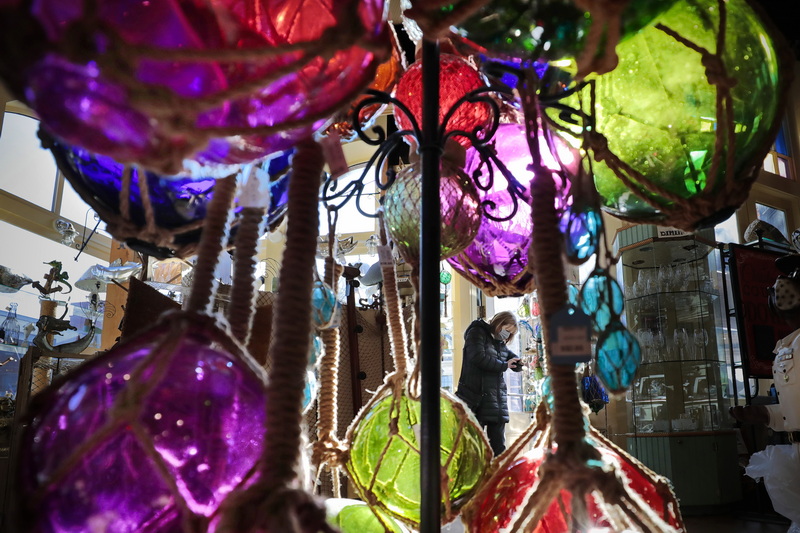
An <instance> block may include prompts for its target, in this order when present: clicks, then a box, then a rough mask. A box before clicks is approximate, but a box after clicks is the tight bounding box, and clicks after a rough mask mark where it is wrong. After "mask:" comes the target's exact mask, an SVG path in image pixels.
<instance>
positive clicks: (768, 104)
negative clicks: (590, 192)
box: [551, 0, 793, 231]
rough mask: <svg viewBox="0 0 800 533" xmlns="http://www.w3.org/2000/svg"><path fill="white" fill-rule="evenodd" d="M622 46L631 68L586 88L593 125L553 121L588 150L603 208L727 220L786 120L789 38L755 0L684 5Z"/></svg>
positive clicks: (688, 220)
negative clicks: (760, 12)
mask: <svg viewBox="0 0 800 533" xmlns="http://www.w3.org/2000/svg"><path fill="white" fill-rule="evenodd" d="M617 53H618V55H619V58H620V63H619V66H618V67H617V68H616V69H615V70H614V71H612V72H609V73H608V74H604V75H601V76H596V77H594V76H590V77H587V80H588V81H589V85H588V87H589V89H588V90H586V89H584V90H583V91H580V92H583V93H585V94H584V95H583V98H582V100H583V105H584V106H588V107H583V109H584V111H585V115H587V116H589V119H590V123H589V124H588V125H589V126H591V128H590V130H588V129H587V130H586V132H585V133H583V132H580V133H579V132H578V131H577V130H576V129H575V128H574V127H573V126H572V125H570V124H566V123H562V122H561V121H560V119H559V118H557V117H556V116H555V113H553V114H552V116H551V119H552V120H553V121H554V122H556V123H559V124H560V127H564V128H567V129H571V131H573V133H576V134H577V136H576V137H574V138H573V140H572V142H573V143H574V145H575V146H578V145H580V144H583V145H584V146H586V147H587V148H588V153H589V154H590V156H591V162H592V168H591V172H592V173H593V174H594V180H595V184H596V187H597V191H598V192H599V194H600V196H601V197H602V207H603V209H604V210H606V211H608V212H609V213H611V214H613V215H615V216H617V217H620V218H622V219H625V220H630V221H633V222H638V223H654V224H660V225H667V226H674V227H677V228H680V229H683V230H687V231H693V230H694V229H696V228H699V227H707V226H711V225H714V224H717V223H719V222H721V221H723V220H725V219H726V218H728V217H729V216H730V215H731V213H733V212H734V210H735V209H736V208H737V207H738V206H739V205H740V204H741V203H742V202H743V201H744V200H745V199H746V198H747V195H748V192H749V189H750V186H751V185H752V183H753V181H754V180H755V179H756V177H757V176H758V173H759V171H760V169H761V164H762V162H763V160H764V156H765V155H766V152H767V151H768V150H769V147H770V145H771V143H772V141H773V139H774V138H775V134H776V132H777V128H778V127H779V125H780V120H781V118H782V117H783V116H784V109H785V103H786V99H787V90H788V87H789V76H788V75H787V73H788V72H791V71H792V68H793V67H792V64H793V62H792V58H791V53H790V52H789V51H788V49H787V46H786V45H785V43H784V41H783V38H782V37H781V35H780V34H779V33H777V32H776V31H773V30H772V28H771V26H770V24H769V23H767V22H766V21H765V20H762V19H761V18H760V17H759V16H758V15H757V13H756V12H755V11H754V10H753V9H752V8H751V7H750V5H749V4H748V2H747V1H746V0H730V1H723V0H681V1H679V2H676V3H675V4H674V5H673V6H672V8H671V9H669V10H668V11H666V12H665V13H664V14H663V15H661V16H660V17H659V18H658V19H656V21H655V22H654V24H652V25H650V26H648V27H646V28H644V29H643V30H642V31H641V32H639V33H638V34H637V35H635V36H632V37H631V38H630V39H628V40H627V41H626V42H624V43H621V44H620V45H619V46H618V47H617ZM568 70H569V71H570V72H575V66H574V65H573V66H571V67H569V68H568ZM557 85H558V84H553V86H557ZM580 100H581V98H580V95H578V94H574V95H573V96H570V97H569V98H568V99H567V100H566V103H569V104H570V105H572V106H574V107H576V108H580V107H581V104H580ZM561 112H563V110H562V111H560V112H559V113H561Z"/></svg>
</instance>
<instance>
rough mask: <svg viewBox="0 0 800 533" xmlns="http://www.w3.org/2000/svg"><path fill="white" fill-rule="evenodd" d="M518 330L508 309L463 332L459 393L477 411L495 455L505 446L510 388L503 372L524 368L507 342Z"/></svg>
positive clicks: (457, 391)
mask: <svg viewBox="0 0 800 533" xmlns="http://www.w3.org/2000/svg"><path fill="white" fill-rule="evenodd" d="M516 333H517V319H516V318H514V315H513V314H511V313H510V312H508V311H502V312H500V313H497V314H496V315H495V316H494V317H492V319H491V320H490V321H489V323H488V324H487V323H486V322H484V321H483V320H475V321H474V322H472V324H470V325H469V327H468V328H467V331H465V332H464V357H463V361H462V365H461V377H460V378H459V380H458V390H456V396H458V397H459V398H461V399H462V400H463V401H464V403H466V404H467V405H468V406H469V408H470V409H471V410H472V411H473V412H474V413H475V416H476V417H477V419H478V422H479V423H480V424H481V426H483V427H484V429H485V430H486V435H487V436H488V437H489V443H490V444H491V446H492V451H493V452H494V454H495V456H497V455H500V453H501V452H502V451H503V450H505V449H506V438H505V427H506V423H507V422H508V401H507V395H508V390H507V389H506V382H505V379H504V378H503V374H504V373H505V371H506V370H508V369H509V368H510V369H511V370H513V371H515V372H519V371H520V370H522V362H521V361H520V359H519V357H517V356H516V354H514V353H512V352H511V351H510V350H509V349H508V348H506V344H507V343H508V342H510V341H511V339H512V338H514V335H515V334H516Z"/></svg>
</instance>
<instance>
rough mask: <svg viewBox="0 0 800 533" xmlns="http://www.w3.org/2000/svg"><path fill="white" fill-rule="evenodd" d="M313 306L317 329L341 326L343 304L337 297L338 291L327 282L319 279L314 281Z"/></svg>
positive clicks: (312, 290)
mask: <svg viewBox="0 0 800 533" xmlns="http://www.w3.org/2000/svg"><path fill="white" fill-rule="evenodd" d="M311 306H312V308H313V313H312V315H311V318H312V319H313V320H314V325H315V326H316V327H317V329H329V328H335V327H338V326H339V319H340V316H341V308H342V306H341V305H340V304H339V301H338V300H337V299H336V293H335V292H333V289H331V288H330V287H329V286H328V284H327V283H325V282H323V281H319V280H317V281H315V282H314V287H313V288H312V289H311Z"/></svg>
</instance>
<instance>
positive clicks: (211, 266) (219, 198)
mask: <svg viewBox="0 0 800 533" xmlns="http://www.w3.org/2000/svg"><path fill="white" fill-rule="evenodd" d="M235 193H236V176H229V177H227V178H224V179H221V180H217V183H216V185H215V186H214V196H213V197H212V198H211V202H209V205H208V211H207V213H206V218H205V223H204V224H203V234H202V236H201V237H200V244H199V246H198V252H197V264H196V265H195V268H194V281H193V282H192V292H191V294H190V295H189V298H188V299H187V300H186V303H185V304H184V309H185V310H187V311H191V312H194V313H200V312H203V311H208V309H209V306H210V305H211V294H212V292H213V290H214V270H216V268H217V262H218V261H219V254H220V252H222V248H223V244H222V243H223V239H224V238H225V234H226V230H227V227H226V226H227V222H228V216H229V214H230V211H231V206H232V205H233V197H234V195H235Z"/></svg>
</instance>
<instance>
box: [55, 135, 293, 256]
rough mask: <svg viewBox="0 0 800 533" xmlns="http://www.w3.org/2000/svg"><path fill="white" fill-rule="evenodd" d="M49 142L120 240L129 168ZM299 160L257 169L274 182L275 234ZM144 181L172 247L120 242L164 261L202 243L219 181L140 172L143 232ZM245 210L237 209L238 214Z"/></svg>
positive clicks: (136, 211)
mask: <svg viewBox="0 0 800 533" xmlns="http://www.w3.org/2000/svg"><path fill="white" fill-rule="evenodd" d="M48 141H49V148H50V151H51V152H52V154H53V156H54V157H55V160H56V163H57V164H58V167H59V169H60V170H61V172H63V173H64V175H65V176H66V178H67V180H68V181H69V182H70V184H71V185H72V187H73V188H74V189H75V191H76V192H77V193H78V195H80V197H81V198H82V199H83V200H84V201H85V202H86V203H87V204H89V205H90V206H91V207H92V209H94V210H95V211H96V212H97V214H98V215H99V216H100V218H101V219H102V220H103V221H104V222H106V223H107V224H108V230H109V232H110V233H111V234H112V236H115V235H114V233H115V224H117V223H119V222H120V221H121V220H122V214H121V209H120V200H119V192H120V190H121V188H122V176H123V172H124V169H125V166H124V165H123V164H122V163H118V162H116V161H115V160H113V159H111V158H110V157H107V156H103V155H97V154H94V153H92V152H89V151H88V150H86V149H84V148H80V147H77V146H70V145H67V144H64V143H62V142H60V141H57V140H51V139H48ZM293 155H294V149H291V150H286V151H284V152H278V153H276V154H273V155H271V156H268V157H267V158H265V159H264V160H263V161H261V162H260V163H257V165H258V166H260V170H262V171H263V172H264V173H265V174H266V175H267V176H269V180H270V181H269V188H270V195H271V198H270V206H269V209H268V212H267V216H266V221H265V222H266V224H267V226H268V227H269V228H275V227H276V226H277V225H278V224H279V223H280V221H281V219H282V217H283V215H284V214H285V213H286V209H287V201H288V183H289V178H290V177H291V158H292V156H293ZM246 168H249V167H246ZM142 177H144V179H146V180H147V186H148V191H149V192H148V196H149V198H150V202H151V204H152V207H153V215H154V217H155V223H156V226H157V228H158V229H159V230H166V231H169V232H170V233H171V234H172V235H173V240H172V243H171V244H170V245H169V246H164V245H162V244H156V243H153V242H149V241H148V240H147V239H146V238H145V237H136V238H131V237H129V236H128V235H121V238H119V239H118V240H121V241H124V242H125V243H126V244H127V245H129V246H130V247H131V248H133V249H134V250H137V251H140V252H143V253H146V254H147V255H150V256H152V257H156V258H158V259H164V258H167V257H173V256H175V255H179V253H178V251H179V250H180V249H182V248H185V247H187V246H189V245H192V244H196V243H198V242H199V240H200V235H201V233H202V229H201V228H200V223H201V221H202V220H203V218H204V217H205V216H206V210H207V209H208V204H209V202H210V201H211V198H212V196H213V194H214V193H213V191H214V185H215V183H216V179H215V178H216V177H217V176H205V177H202V176H201V177H197V176H195V175H179V176H165V175H161V174H156V173H155V172H151V171H146V170H141V169H140V168H138V167H134V168H133V171H132V174H131V189H130V195H129V199H130V215H129V216H130V222H131V223H132V224H134V225H135V226H136V227H138V228H144V227H145V225H146V218H145V209H144V204H143V203H142V195H141V193H140V191H139V180H140V179H141V178H142ZM239 210H240V209H239V208H236V212H237V213H238V211H239ZM236 227H237V226H236V221H235V220H234V225H233V227H232V229H231V235H230V238H231V239H232V238H233V236H234V235H235V232H236ZM140 233H141V232H140ZM115 237H116V236H115Z"/></svg>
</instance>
